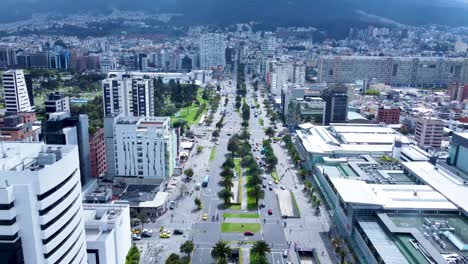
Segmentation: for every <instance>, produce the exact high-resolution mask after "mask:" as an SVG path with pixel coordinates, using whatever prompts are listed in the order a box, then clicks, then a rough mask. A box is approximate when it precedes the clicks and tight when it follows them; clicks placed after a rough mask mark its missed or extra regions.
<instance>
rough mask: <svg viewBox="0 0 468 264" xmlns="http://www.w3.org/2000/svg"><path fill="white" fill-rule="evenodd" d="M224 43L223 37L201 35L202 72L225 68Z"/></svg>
mask: <svg viewBox="0 0 468 264" xmlns="http://www.w3.org/2000/svg"><path fill="white" fill-rule="evenodd" d="M225 53H226V42H225V40H224V35H222V34H216V33H207V34H202V35H201V37H200V68H201V69H203V70H207V69H211V68H217V67H218V66H222V67H223V68H224V67H225V66H226V55H225Z"/></svg>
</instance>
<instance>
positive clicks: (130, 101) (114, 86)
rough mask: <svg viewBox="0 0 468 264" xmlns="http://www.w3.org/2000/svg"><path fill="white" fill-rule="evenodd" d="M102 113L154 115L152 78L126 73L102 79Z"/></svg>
mask: <svg viewBox="0 0 468 264" xmlns="http://www.w3.org/2000/svg"><path fill="white" fill-rule="evenodd" d="M102 88H103V92H104V114H105V115H110V114H118V113H122V114H123V115H124V116H154V91H153V79H149V78H148V79H145V78H143V77H132V76H130V75H127V74H123V75H121V76H116V77H112V78H108V79H105V80H103V81H102Z"/></svg>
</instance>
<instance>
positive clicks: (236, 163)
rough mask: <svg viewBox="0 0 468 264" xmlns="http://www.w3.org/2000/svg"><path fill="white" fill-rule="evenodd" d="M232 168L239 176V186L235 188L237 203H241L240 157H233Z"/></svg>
mask: <svg viewBox="0 0 468 264" xmlns="http://www.w3.org/2000/svg"><path fill="white" fill-rule="evenodd" d="M234 170H235V172H236V173H237V177H239V188H237V197H238V199H237V202H238V203H239V204H242V187H243V186H242V176H241V174H242V168H241V159H240V158H235V159H234ZM231 209H234V208H231ZM240 209H241V207H240V205H239V209H237V210H240Z"/></svg>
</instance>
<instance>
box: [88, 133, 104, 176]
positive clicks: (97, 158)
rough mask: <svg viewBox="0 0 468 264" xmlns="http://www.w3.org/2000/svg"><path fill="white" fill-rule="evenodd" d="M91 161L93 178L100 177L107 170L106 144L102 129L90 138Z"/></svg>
mask: <svg viewBox="0 0 468 264" xmlns="http://www.w3.org/2000/svg"><path fill="white" fill-rule="evenodd" d="M89 159H90V160H91V176H92V177H99V176H101V175H103V174H105V172H106V170H107V163H106V144H105V141H104V129H103V128H100V129H98V130H97V131H96V133H94V134H93V135H90V137H89Z"/></svg>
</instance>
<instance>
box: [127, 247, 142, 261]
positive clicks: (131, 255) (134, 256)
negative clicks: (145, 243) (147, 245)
mask: <svg viewBox="0 0 468 264" xmlns="http://www.w3.org/2000/svg"><path fill="white" fill-rule="evenodd" d="M138 263H140V251H139V250H138V248H137V247H136V246H135V244H133V245H132V246H131V247H130V249H129V250H128V253H127V257H126V258H125V264H138Z"/></svg>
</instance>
